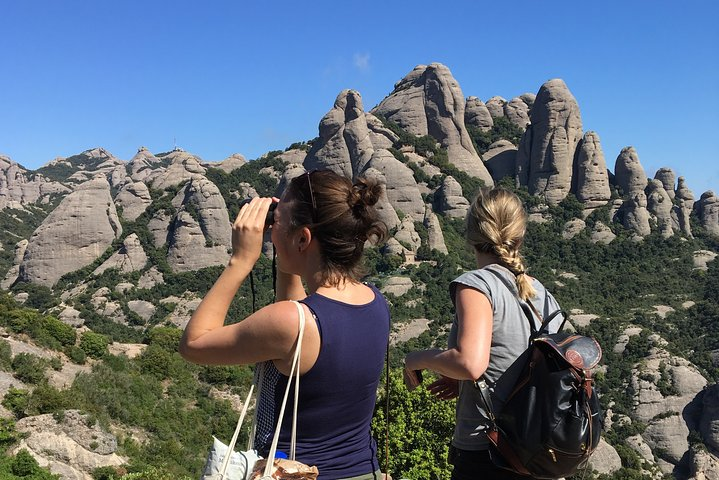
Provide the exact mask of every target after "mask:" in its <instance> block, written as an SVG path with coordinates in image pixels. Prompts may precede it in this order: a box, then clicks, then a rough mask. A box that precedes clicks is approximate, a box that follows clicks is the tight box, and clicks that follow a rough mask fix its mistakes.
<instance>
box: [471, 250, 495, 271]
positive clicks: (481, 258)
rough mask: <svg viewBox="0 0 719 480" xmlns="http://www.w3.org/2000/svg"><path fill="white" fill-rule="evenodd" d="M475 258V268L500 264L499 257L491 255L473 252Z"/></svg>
mask: <svg viewBox="0 0 719 480" xmlns="http://www.w3.org/2000/svg"><path fill="white" fill-rule="evenodd" d="M475 257H476V259H477V268H484V267H486V266H487V265H492V264H494V263H500V262H499V257H498V256H496V255H492V254H491V253H486V252H475Z"/></svg>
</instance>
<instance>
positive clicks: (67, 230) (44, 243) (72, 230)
mask: <svg viewBox="0 0 719 480" xmlns="http://www.w3.org/2000/svg"><path fill="white" fill-rule="evenodd" d="M121 234H122V226H121V225H120V220H119V218H118V216H117V211H116V210H115V203H114V202H113V200H112V197H111V195H110V184H109V183H108V182H107V180H105V179H104V178H102V177H100V178H97V179H95V180H91V181H89V182H86V183H84V184H82V185H80V186H78V187H77V189H76V190H75V191H74V192H73V193H71V194H70V195H68V196H67V197H65V198H64V199H63V200H62V202H60V204H59V205H58V206H57V207H56V208H55V210H53V211H52V212H51V213H50V215H48V216H47V217H46V218H45V220H44V221H43V222H42V224H41V225H40V226H39V227H38V228H37V230H35V232H34V233H33V234H32V237H31V238H30V240H29V243H28V246H27V250H26V251H25V256H24V258H23V261H22V264H21V265H20V278H21V279H22V280H23V281H26V282H31V283H37V284H40V285H44V286H47V287H51V286H53V285H54V284H55V283H56V282H57V281H58V280H59V279H60V277H61V276H63V275H64V274H66V273H69V272H73V271H75V270H78V269H80V268H82V267H84V266H86V265H89V264H91V263H92V262H94V261H95V260H96V259H97V258H98V257H100V256H101V255H102V254H103V253H104V252H105V250H106V249H107V248H108V247H109V246H110V245H112V242H113V241H114V240H115V239H116V238H118V237H120V235H121Z"/></svg>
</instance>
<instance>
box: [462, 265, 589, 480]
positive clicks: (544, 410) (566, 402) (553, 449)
mask: <svg viewBox="0 0 719 480" xmlns="http://www.w3.org/2000/svg"><path fill="white" fill-rule="evenodd" d="M487 270H489V271H491V272H492V273H494V274H495V275H497V276H498V277H500V280H502V283H504V282H506V280H504V279H503V278H502V277H501V276H500V275H499V274H498V273H497V272H494V271H492V270H491V269H487ZM505 286H507V287H508V285H506V283H505ZM508 288H509V287H508ZM510 291H511V289H510ZM517 300H518V301H519V299H517ZM519 303H520V306H521V307H522V311H523V312H524V314H525V316H526V317H527V319H528V320H529V324H530V326H531V332H532V333H531V335H530V337H529V347H528V348H527V350H525V351H524V353H522V355H520V356H519V358H517V360H515V361H514V363H513V364H512V365H511V366H510V367H509V368H508V369H507V372H505V373H504V374H502V376H501V377H500V378H499V379H498V380H497V382H496V383H497V384H500V383H501V382H502V380H503V379H504V378H505V376H507V377H508V378H515V377H516V378H517V380H516V381H514V384H513V385H511V386H509V385H504V386H503V389H505V390H506V391H507V392H508V395H507V397H506V399H504V404H503V405H502V406H501V407H500V408H499V409H498V411H495V410H494V408H493V402H492V395H491V394H490V385H489V384H488V382H487V381H486V380H485V379H483V378H480V379H479V380H478V381H476V382H475V385H476V387H477V388H478V389H479V391H480V397H481V398H482V401H483V403H484V407H485V409H486V411H487V413H488V416H489V419H490V422H491V424H490V427H489V428H488V429H487V431H486V434H487V437H488V439H489V441H490V456H491V458H492V461H493V462H494V463H495V465H497V466H499V467H502V468H505V469H508V470H511V471H513V472H515V473H518V474H521V475H530V476H532V477H536V478H560V477H566V476H569V475H571V474H573V473H574V472H576V471H577V470H578V469H579V468H581V467H582V466H584V465H585V464H586V462H587V460H589V456H590V455H591V454H592V452H593V451H594V449H596V448H597V445H598V443H599V436H600V433H601V430H602V419H601V408H600V406H599V398H598V397H597V393H596V392H595V391H594V379H593V378H592V375H591V372H590V370H591V369H592V368H594V367H595V366H596V365H597V364H598V363H599V360H600V359H601V357H602V350H601V347H600V346H599V344H598V343H597V341H596V340H594V339H593V338H590V337H585V336H582V335H576V334H571V333H553V334H550V333H548V328H549V323H550V322H551V321H552V320H553V319H554V318H556V316H557V315H558V314H560V313H561V312H560V311H557V312H554V313H553V314H552V315H550V316H549V317H548V318H547V319H545V320H544V321H543V322H542V324H541V327H540V328H539V330H537V329H536V327H535V325H534V320H533V318H532V311H534V313H535V315H537V317H538V318H539V320H540V321H541V319H542V318H541V316H540V315H539V312H537V311H536V309H535V308H534V306H533V305H531V303H530V304H527V303H524V302H521V301H519ZM530 310H531V311H530ZM565 322H566V315H565V316H564V321H563V322H562V325H561V326H560V327H559V330H560V331H561V329H562V327H563V326H564V323H565ZM510 371H511V372H513V373H512V374H508V372H510ZM517 372H519V373H517ZM508 387H509V388H508Z"/></svg>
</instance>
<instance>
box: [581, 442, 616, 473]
mask: <svg viewBox="0 0 719 480" xmlns="http://www.w3.org/2000/svg"><path fill="white" fill-rule="evenodd" d="M589 465H590V467H591V468H592V470H596V471H597V472H598V473H599V474H604V475H611V474H612V473H614V472H616V471H617V470H619V469H620V468H622V459H621V458H620V457H619V454H618V453H617V451H616V450H614V447H612V446H611V445H609V444H608V443H607V442H606V441H605V440H604V439H603V438H600V439H599V445H597V449H596V450H594V453H593V454H592V456H591V457H590V458H589Z"/></svg>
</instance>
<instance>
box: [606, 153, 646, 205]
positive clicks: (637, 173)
mask: <svg viewBox="0 0 719 480" xmlns="http://www.w3.org/2000/svg"><path fill="white" fill-rule="evenodd" d="M614 182H615V184H616V185H617V187H619V190H620V191H621V193H622V194H624V195H632V194H635V193H637V192H640V191H641V192H643V191H644V189H645V188H646V187H647V174H646V173H644V168H642V164H641V163H639V155H637V151H636V150H635V149H634V147H624V148H623V149H622V151H621V152H620V153H619V156H618V157H617V161H616V163H615V165H614Z"/></svg>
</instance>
